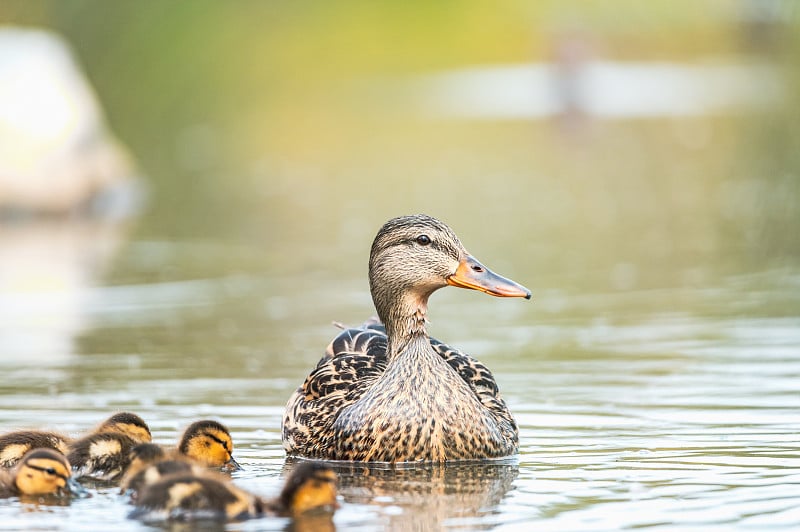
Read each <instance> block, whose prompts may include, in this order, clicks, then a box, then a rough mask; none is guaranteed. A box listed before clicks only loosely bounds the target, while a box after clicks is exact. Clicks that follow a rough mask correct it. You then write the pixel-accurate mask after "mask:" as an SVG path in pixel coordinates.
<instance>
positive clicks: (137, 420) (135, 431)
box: [92, 412, 153, 443]
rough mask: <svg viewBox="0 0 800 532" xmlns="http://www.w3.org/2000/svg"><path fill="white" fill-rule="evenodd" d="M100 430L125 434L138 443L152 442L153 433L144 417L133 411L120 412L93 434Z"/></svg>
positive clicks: (103, 423)
mask: <svg viewBox="0 0 800 532" xmlns="http://www.w3.org/2000/svg"><path fill="white" fill-rule="evenodd" d="M100 432H116V433H119V434H124V435H125V436H127V437H129V438H130V439H132V440H133V441H135V442H137V443H150V442H151V441H153V435H152V434H151V433H150V427H148V426H147V423H145V421H144V419H142V418H141V417H139V416H138V415H136V414H134V413H133V412H119V413H117V414H114V415H113V416H111V417H110V418H108V419H106V420H105V421H103V422H102V423H101V424H100V425H99V426H98V427H97V428H96V429H95V430H94V431H92V433H93V434H97V433H100Z"/></svg>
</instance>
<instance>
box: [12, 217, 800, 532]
mask: <svg viewBox="0 0 800 532" xmlns="http://www.w3.org/2000/svg"><path fill="white" fill-rule="evenodd" d="M59 227H60V229H59V230H56V229H55V228H53V227H50V228H49V229H47V230H44V229H41V228H40V230H39V231H38V233H34V232H28V231H33V230H32V229H31V228H27V229H25V228H18V229H17V231H20V232H23V233H25V237H24V238H23V235H21V234H18V235H16V238H13V239H12V238H11V237H9V236H8V234H7V233H8V232H9V231H7V232H6V234H5V235H6V239H5V240H4V242H5V246H6V249H8V248H9V247H11V246H13V245H14V244H12V242H19V241H21V242H24V243H25V244H24V246H25V249H28V250H29V251H28V253H26V254H23V253H21V252H19V251H20V249H21V248H20V249H18V250H17V251H18V253H15V256H17V257H22V256H27V257H29V258H30V257H38V261H34V260H31V261H30V262H28V263H24V262H21V261H18V262H20V264H21V266H20V268H19V269H17V270H13V271H12V270H11V269H10V268H7V269H6V271H5V275H6V278H7V279H8V278H10V276H12V275H14V276H16V285H15V286H17V287H18V289H17V290H16V292H8V294H9V297H10V298H11V299H8V298H7V299H6V300H5V302H4V304H3V305H2V306H0V307H1V308H2V312H3V317H4V322H5V329H4V334H3V335H2V338H3V344H2V347H3V351H4V356H3V359H2V365H3V367H2V372H3V375H4V378H3V379H2V385H1V386H0V431H8V430H12V429H16V428H23V427H50V428H54V429H58V430H60V431H64V432H67V433H72V434H76V433H79V432H80V431H82V430H84V429H86V428H89V427H91V426H93V425H94V424H95V423H97V422H98V421H100V420H101V419H103V418H105V417H106V416H107V415H108V414H109V413H110V412H113V411H116V410H122V409H126V410H132V411H135V412H138V413H139V414H140V415H142V416H143V417H144V418H145V420H146V421H147V422H148V423H149V424H150V426H151V428H152V430H153V435H154V440H155V441H156V442H159V443H164V444H171V443H174V442H175V441H176V439H177V437H178V435H179V434H180V432H181V430H182V429H183V428H184V427H185V426H186V425H187V424H188V423H190V422H191V421H193V420H196V419H199V418H206V417H212V418H215V419H219V420H221V421H223V422H224V423H226V424H227V425H228V426H229V427H230V429H231V431H232V433H233V437H234V441H235V444H236V450H235V456H236V457H237V459H238V461H239V462H240V463H241V464H242V465H243V466H244V467H245V470H244V471H241V472H238V473H235V474H234V480H235V482H236V483H237V484H239V485H241V486H242V487H245V488H247V489H249V490H252V491H254V492H258V493H262V494H265V495H269V494H274V493H276V491H277V490H278V489H279V486H280V484H281V478H282V474H283V472H284V469H285V468H286V467H287V465H286V464H285V456H284V452H283V450H282V447H281V441H280V433H279V427H280V419H281V414H282V412H283V407H284V404H285V401H286V400H287V398H288V396H289V394H290V393H291V391H292V390H293V389H294V388H295V387H296V386H298V385H299V384H300V383H301V382H302V380H303V379H304V377H305V375H306V374H307V373H308V371H309V369H310V368H311V367H312V366H313V365H314V364H315V363H316V361H317V359H318V358H319V356H320V355H321V353H322V352H323V349H324V348H325V345H326V344H327V342H328V341H329V340H330V338H332V336H333V335H334V334H335V333H336V329H335V328H334V327H333V326H332V325H331V322H332V321H333V320H340V321H345V322H353V323H355V322H358V321H359V320H361V319H364V318H366V317H368V316H369V315H370V314H371V312H372V306H371V301H370V298H369V294H368V291H367V283H366V280H365V278H364V273H365V272H364V266H363V263H364V262H365V260H366V258H365V257H366V247H367V246H368V241H369V238H367V239H366V242H358V243H354V244H353V247H354V248H355V250H356V251H358V253H355V252H354V255H358V254H359V253H360V254H361V256H354V257H352V258H350V257H348V258H342V259H341V260H338V261H332V262H334V263H333V264H331V265H330V268H327V267H324V266H321V265H319V264H318V263H315V262H314V258H313V257H315V256H317V255H318V254H319V253H320V247H322V252H323V254H326V251H325V250H324V246H323V245H322V244H321V243H319V245H314V246H310V247H309V249H305V251H303V250H302V248H303V247H304V246H295V248H294V250H295V255H294V256H293V257H291V258H287V259H285V260H284V261H283V262H281V261H278V260H276V259H275V248H277V249H281V246H282V245H283V244H286V245H287V246H289V245H290V244H289V242H288V239H289V238H290V237H284V238H283V239H281V238H280V237H275V239H276V240H273V246H271V247H260V248H259V247H257V246H243V245H241V244H232V243H226V242H224V241H212V240H207V241H197V240H193V241H188V240H187V241H176V240H169V241H167V240H152V239H149V240H145V239H142V238H137V237H136V236H135V235H134V236H132V237H131V239H130V240H128V241H127V242H126V243H125V244H124V245H122V246H121V247H118V248H115V247H116V246H119V244H120V241H121V240H120V239H122V235H120V234H114V233H113V232H106V233H100V232H98V231H96V230H92V229H91V228H87V227H86V226H81V225H78V226H74V227H70V226H59ZM456 230H457V231H458V228H456ZM460 232H461V233H462V234H461V237H462V239H463V240H465V242H466V245H467V246H468V248H469V247H470V242H471V241H472V240H475V238H470V237H471V235H470V234H464V232H463V231H460ZM67 234H69V235H70V239H68V238H66V235H67ZM37 235H38V236H37ZM41 235H47V236H46V237H43V236H41ZM37 238H38V239H40V246H39V247H38V248H37V247H36V244H35V243H36V241H37ZM66 241H69V243H68V244H65V242H66ZM57 242H61V243H62V245H61V246H59V245H57ZM478 244H480V243H476V245H478ZM312 248H313V249H312ZM34 249H38V251H37V252H34V251H32V250H34ZM114 249H116V252H114V253H112V251H113V250H114ZM476 255H478V257H479V258H480V259H481V260H483V262H484V263H486V264H487V265H489V266H490V267H492V266H493V265H494V264H493V263H498V262H502V263H503V264H504V267H503V268H500V267H499V266H498V268H497V270H499V271H501V273H504V274H507V275H508V276H510V277H512V278H514V279H516V280H518V281H520V282H522V283H524V284H526V285H528V286H529V287H530V288H532V290H533V293H534V298H533V301H532V302H526V301H523V300H503V299H495V298H490V297H487V296H484V295H482V294H479V293H477V292H471V291H465V290H455V289H447V290H442V291H440V292H438V293H437V294H436V295H434V296H433V298H432V300H431V321H432V324H431V327H430V332H431V333H432V334H433V335H434V336H437V337H439V338H441V339H443V340H446V341H447V342H449V343H451V344H453V345H455V346H458V347H460V348H463V349H464V350H466V351H467V352H470V353H471V354H473V355H475V356H477V357H479V358H480V359H481V360H482V361H483V362H484V363H486V364H487V365H488V366H489V367H490V368H491V369H492V370H493V372H494V374H495V376H496V379H497V382H498V383H499V385H500V388H501V391H502V392H503V394H504V396H505V398H506V401H507V402H508V404H509V407H510V408H511V410H512V412H513V413H514V415H515V416H516V418H517V420H518V422H519V425H520V452H519V455H518V456H516V457H514V458H512V459H508V460H503V461H498V462H492V463H477V464H459V465H452V466H447V467H440V466H425V467H397V468H390V467H388V466H380V465H377V466H373V467H367V466H354V465H340V466H337V470H338V472H339V475H340V484H341V485H340V491H341V506H342V507H341V509H340V510H339V511H338V512H337V513H336V515H335V517H334V520H333V525H331V524H330V523H327V522H324V521H322V522H320V521H311V522H303V521H301V522H298V523H294V524H293V525H292V524H291V523H290V522H289V521H288V520H285V519H261V520H254V521H249V522H245V523H237V524H230V525H227V526H226V528H227V529H229V530H261V529H285V528H287V527H290V526H295V529H302V530H318V529H323V530H324V529H332V528H331V527H335V528H336V529H340V530H375V529H381V528H385V529H392V530H436V529H464V530H475V529H482V530H483V529H493V530H519V529H530V528H531V527H533V528H535V529H541V530H560V531H561V530H576V531H577V530H581V531H585V530H617V529H622V528H638V527H654V528H659V527H664V528H667V529H670V530H697V529H703V530H715V529H719V530H729V529H732V528H738V529H743V530H765V529H787V530H788V529H796V528H797V527H798V526H800V495H798V493H800V491H799V490H800V444H798V438H797V435H798V433H800V415H799V414H798V412H799V411H800V410H799V408H800V350H799V349H798V345H800V319H798V318H797V317H796V316H794V315H793V314H792V313H791V312H787V311H786V310H785V309H794V308H797V305H798V303H800V301H798V300H800V290H798V288H800V274H799V273H798V272H796V271H793V270H791V269H786V268H784V269H774V270H768V271H764V272H761V273H758V274H740V275H733V274H730V275H724V276H723V275H720V276H717V277H714V278H713V279H711V280H709V281H708V282H706V283H704V286H703V287H702V288H697V287H683V288H680V287H679V288H672V289H655V288H651V289H646V288H642V289H635V288H631V289H627V290H589V289H577V288H564V289H558V290H556V289H555V288H554V287H556V286H564V287H568V286H569V283H568V282H567V280H566V279H565V278H564V277H563V276H559V275H558V274H550V275H549V276H543V277H540V278H537V276H536V275H535V272H534V271H533V269H532V268H531V267H530V264H525V263H520V264H515V263H514V262H512V261H510V260H508V258H507V257H503V256H502V253H501V252H500V251H493V252H492V255H495V257H490V256H486V254H484V256H481V254H480V253H477V252H476ZM326 256H327V254H326ZM330 256H333V255H330ZM110 257H114V259H113V261H112V262H111V263H109V260H110ZM493 258H494V259H495V260H494V261H493V260H492V259H493ZM322 262H323V263H324V262H325V261H322ZM335 262H338V264H335ZM302 264H305V265H307V268H306V269H304V268H303V267H302V266H301V265H302ZM34 265H38V266H36V267H34ZM234 265H235V266H234ZM347 268H351V271H343V270H346V269H347ZM103 272H104V273H103ZM612 273H613V272H612ZM617 275H618V273H617ZM25 279H27V280H28V282H23V280H25ZM19 287H28V288H27V289H25V290H23V289H21V288H19ZM45 353H48V354H49V355H50V356H44V354H45ZM92 494H93V496H92V497H89V498H85V499H78V500H73V501H72V502H71V503H70V504H68V505H64V506H48V505H36V504H31V503H20V502H19V501H17V500H14V499H12V500H8V501H3V502H0V529H3V530H12V529H26V530H55V529H69V530H95V529H97V526H98V524H99V523H102V527H103V528H104V529H112V528H113V529H115V530H144V529H147V528H148V527H147V526H145V525H142V524H140V523H138V522H135V521H130V520H127V519H126V514H127V513H128V512H129V510H130V506H129V505H128V504H127V502H126V500H125V499H124V498H123V497H122V496H120V495H118V494H117V493H116V491H115V490H113V489H111V488H100V489H96V490H92Z"/></svg>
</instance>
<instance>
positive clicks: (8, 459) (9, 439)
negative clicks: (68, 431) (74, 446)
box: [0, 430, 71, 469]
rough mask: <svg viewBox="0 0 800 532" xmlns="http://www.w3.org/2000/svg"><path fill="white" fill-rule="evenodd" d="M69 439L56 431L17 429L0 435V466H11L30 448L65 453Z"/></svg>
mask: <svg viewBox="0 0 800 532" xmlns="http://www.w3.org/2000/svg"><path fill="white" fill-rule="evenodd" d="M70 441H71V440H70V439H69V438H68V437H66V436H64V435H62V434H58V433H57V432H45V431H41V430H19V431H15V432H9V433H7V434H3V435H2V436H0V467H4V468H6V469H8V468H12V467H14V466H15V465H17V464H18V463H19V461H20V460H22V457H23V456H25V454H26V453H27V452H28V451H30V450H32V449H41V448H44V449H52V450H54V451H58V452H59V453H61V454H63V455H66V454H67V453H68V452H69V442H70Z"/></svg>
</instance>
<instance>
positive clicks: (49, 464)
mask: <svg viewBox="0 0 800 532" xmlns="http://www.w3.org/2000/svg"><path fill="white" fill-rule="evenodd" d="M65 491H69V492H72V493H75V494H83V493H85V491H86V490H84V488H83V487H82V486H81V485H80V484H78V483H77V482H76V481H75V479H74V478H72V476H71V470H70V465H69V462H68V461H67V459H66V458H64V455H63V454H61V453H59V452H57V451H54V450H53V449H47V448H39V449H32V450H30V451H28V452H27V453H25V455H24V456H23V457H22V459H21V460H20V461H19V463H18V464H17V465H16V466H15V467H14V468H13V469H11V470H7V471H2V472H0V497H15V496H20V495H48V494H59V493H63V492H65Z"/></svg>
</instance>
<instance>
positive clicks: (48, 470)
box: [44, 467, 56, 475]
mask: <svg viewBox="0 0 800 532" xmlns="http://www.w3.org/2000/svg"><path fill="white" fill-rule="evenodd" d="M44 472H45V473H47V474H48V475H55V474H56V470H55V469H53V468H52V467H48V468H47V469H45V470H44Z"/></svg>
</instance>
